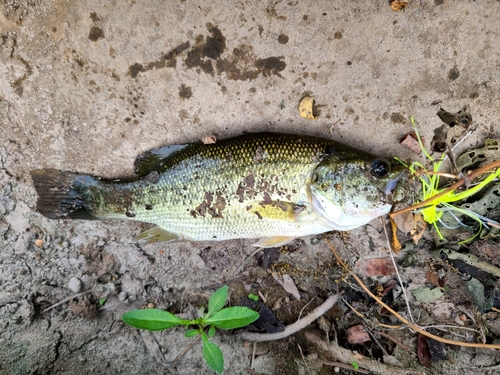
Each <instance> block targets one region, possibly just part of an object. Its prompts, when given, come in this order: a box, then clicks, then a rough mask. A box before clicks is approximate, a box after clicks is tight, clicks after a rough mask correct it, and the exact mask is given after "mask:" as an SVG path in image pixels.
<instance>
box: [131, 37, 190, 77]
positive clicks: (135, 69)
mask: <svg viewBox="0 0 500 375" xmlns="http://www.w3.org/2000/svg"><path fill="white" fill-rule="evenodd" d="M188 48H189V42H185V43H182V44H181V45H179V46H177V47H175V48H174V49H173V50H171V51H170V52H168V53H167V54H165V55H163V56H162V57H161V58H160V59H159V60H156V61H151V62H148V63H146V64H144V65H143V64H140V63H135V64H132V65H130V66H129V68H128V74H129V75H130V76H131V77H132V78H137V75H138V74H139V73H141V72H147V71H148V70H152V69H162V68H175V67H176V66H177V59H176V56H178V55H179V54H181V53H182V52H183V51H185V50H186V49H188Z"/></svg>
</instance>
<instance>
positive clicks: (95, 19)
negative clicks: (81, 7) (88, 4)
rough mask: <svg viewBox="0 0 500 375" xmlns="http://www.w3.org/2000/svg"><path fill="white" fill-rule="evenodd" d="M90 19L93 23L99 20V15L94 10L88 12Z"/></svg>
mask: <svg viewBox="0 0 500 375" xmlns="http://www.w3.org/2000/svg"><path fill="white" fill-rule="evenodd" d="M90 19H91V20H92V22H94V23H95V22H99V21H100V20H101V17H99V16H98V15H97V13H96V12H92V13H90Z"/></svg>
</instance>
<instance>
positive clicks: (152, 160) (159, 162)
mask: <svg viewBox="0 0 500 375" xmlns="http://www.w3.org/2000/svg"><path fill="white" fill-rule="evenodd" d="M198 144H199V142H194V143H185V144H183V145H170V146H163V147H160V148H157V149H154V150H149V151H146V152H145V153H143V154H141V155H139V156H138V157H137V158H136V159H135V163H134V171H135V173H136V174H137V175H138V176H146V175H148V174H150V173H151V172H161V171H162V167H163V165H164V164H165V162H166V161H167V160H168V159H170V158H171V157H172V156H173V155H175V154H177V153H179V152H181V151H183V150H185V149H186V148H188V147H191V146H194V145H198Z"/></svg>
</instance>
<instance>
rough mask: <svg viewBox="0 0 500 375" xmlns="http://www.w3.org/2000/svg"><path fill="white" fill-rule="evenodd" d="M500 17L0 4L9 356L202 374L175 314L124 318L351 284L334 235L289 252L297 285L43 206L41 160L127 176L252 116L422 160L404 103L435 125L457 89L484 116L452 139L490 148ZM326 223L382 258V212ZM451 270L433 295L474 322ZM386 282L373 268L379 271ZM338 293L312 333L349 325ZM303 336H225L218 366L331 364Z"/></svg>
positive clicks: (481, 10) (11, 362)
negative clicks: (372, 217) (450, 289)
mask: <svg viewBox="0 0 500 375" xmlns="http://www.w3.org/2000/svg"><path fill="white" fill-rule="evenodd" d="M499 19H500V2H499V1H494V0H490V1H487V0H484V1H479V2H476V1H451V0H444V1H442V0H441V1H438V0H411V1H410V2H409V4H408V5H407V6H406V7H405V8H404V9H403V10H402V11H399V12H394V11H393V10H391V8H390V6H389V3H388V2H387V1H368V0H363V1H335V2H332V1H316V2H306V1H272V0H271V1H262V2H257V3H255V2H250V1H237V2H234V1H219V2H212V3H210V4H209V3H206V2H202V1H185V0H180V1H172V2H164V1H135V0H130V1H125V2H100V1H92V0H85V1H78V2H67V1H61V0H48V1H40V0H29V1H27V0H19V1H17V0H15V1H9V0H4V1H3V2H1V4H0V327H1V328H0V330H1V332H2V333H1V335H0V348H1V350H0V372H1V373H2V374H49V373H50V374H86V373H89V374H109V373H116V374H139V373H151V374H164V373H179V374H209V373H212V372H211V371H210V370H209V369H208V368H207V366H206V365H205V364H204V362H203V359H202V358H201V350H200V345H199V344H198V345H197V346H195V347H194V348H193V349H191V350H189V351H187V353H186V354H184V355H182V356H181V357H180V358H177V357H178V356H180V354H181V353H182V352H183V351H184V349H186V347H187V346H188V345H189V343H190V340H189V339H187V338H185V337H184V335H183V332H182V330H180V329H173V330H171V331H168V332H163V333H147V332H139V331H137V330H135V329H132V328H130V327H128V326H126V325H125V324H124V323H123V322H122V321H121V319H120V317H121V315H122V314H123V313H124V312H126V311H129V310H131V309H135V308H141V307H144V306H148V304H154V305H155V306H156V307H157V308H162V309H168V310H169V311H172V312H175V313H178V314H181V315H183V316H185V317H190V316H195V315H196V313H197V311H198V310H199V308H200V307H201V306H203V305H205V304H206V301H207V298H208V296H209V295H210V293H211V292H213V290H214V289H215V288H216V287H217V286H219V285H222V284H225V283H228V284H229V287H230V294H231V303H232V304H236V303H239V301H240V299H241V298H243V297H244V296H245V295H246V294H247V293H248V291H251V292H253V293H258V292H259V291H260V292H261V293H262V295H263V296H264V297H265V298H266V300H267V302H266V304H267V305H268V306H269V307H270V308H271V309H273V310H274V312H275V314H276V316H277V317H278V319H280V320H281V321H282V322H283V323H284V324H289V323H293V322H294V321H295V320H296V319H297V318H298V317H299V315H300V314H305V313H307V312H308V311H310V310H311V309H313V308H314V307H316V306H317V305H318V304H319V303H321V301H322V300H324V298H326V296H327V294H328V293H329V292H331V291H333V292H336V291H337V290H339V285H343V286H342V288H343V289H342V288H341V289H342V290H344V291H348V290H350V289H349V288H348V287H349V285H351V284H352V280H348V281H342V280H341V279H340V276H341V274H342V272H341V271H339V269H338V267H336V266H335V264H334V263H335V262H334V260H333V257H332V253H331V250H330V249H329V247H328V246H327V244H326V243H325V242H324V241H320V242H319V243H317V241H316V239H315V238H304V239H300V240H298V241H297V242H296V243H294V244H293V246H292V247H293V251H286V250H283V251H282V252H281V256H280V258H279V261H278V266H279V267H281V269H282V270H283V269H284V270H285V271H283V272H286V273H288V274H290V275H291V276H292V278H293V279H294V281H295V283H296V284H297V286H298V288H299V291H300V293H301V299H300V300H296V299H294V297H293V296H292V295H290V294H288V293H286V292H285V291H284V290H283V288H282V287H281V286H280V285H279V284H278V283H276V282H275V281H274V279H273V278H272V277H271V276H270V274H269V273H268V272H266V271H265V270H264V269H262V268H261V267H259V265H258V259H257V258H256V257H255V255H254V251H255V248H254V247H252V246H251V245H252V243H253V242H254V241H248V240H235V241H226V242H209V243H191V242H185V243H175V244H148V245H144V244H140V243H138V242H137V241H135V240H134V236H135V235H137V234H138V233H139V232H141V231H142V230H144V229H145V228H146V226H144V225H142V224H136V223H132V222H119V221H78V220H76V221H57V220H50V219H47V218H45V217H43V216H41V215H40V214H39V213H37V212H36V199H37V195H36V192H35V190H34V187H33V184H32V181H31V177H30V171H32V170H33V169H38V168H55V169H61V170H70V171H77V172H82V173H89V174H93V175H99V176H103V177H107V178H115V177H121V176H130V175H131V174H132V173H133V161H134V159H135V157H136V156H137V155H139V154H141V153H142V152H144V151H146V150H149V149H152V148H155V147H159V146H162V145H166V144H178V143H186V142H190V141H197V140H200V139H202V138H203V137H204V136H209V135H212V134H216V135H217V137H218V138H219V139H221V138H227V137H230V136H234V135H239V134H241V133H243V132H248V131H252V132H256V131H279V132H287V133H299V134H308V135H316V136H323V137H334V138H335V139H337V140H338V141H341V142H343V143H345V144H348V145H351V146H355V147H357V148H360V149H363V150H366V151H369V152H373V153H376V154H380V155H384V156H390V155H398V156H399V157H401V158H403V159H407V158H411V159H415V158H417V156H415V154H413V153H412V152H411V151H409V150H408V149H406V148H404V147H403V146H401V145H400V144H399V139H400V138H401V136H402V135H403V134H405V133H406V132H408V131H409V130H411V124H410V122H409V116H414V117H415V118H416V119H417V121H418V123H419V129H420V132H421V134H422V135H423V137H424V138H425V139H428V140H430V139H431V138H432V134H433V130H434V129H435V128H436V127H437V126H439V125H440V124H441V122H440V119H439V118H438V117H437V116H436V112H437V111H438V110H439V109H440V107H443V108H445V109H447V110H449V111H453V112H455V111H458V110H459V109H460V108H462V107H463V106H465V105H468V106H469V107H470V112H471V114H472V117H473V123H474V131H473V133H472V135H471V136H469V137H468V138H467V139H466V140H465V141H464V142H463V143H462V144H461V145H460V148H461V149H466V148H468V147H473V146H474V147H475V146H479V145H480V144H482V142H483V141H484V139H485V138H487V137H492V136H496V137H499V136H500V125H499V124H498V114H499V113H500V101H499V100H498V92H499V91H500V63H499V61H500V43H499V42H498V41H499V40H500V23H499V22H498V20H499ZM306 95H310V96H313V97H314V98H315V99H316V105H317V108H316V114H317V115H318V118H317V120H306V119H302V118H300V116H299V112H298V103H299V102H300V100H301V98H303V97H304V96H306ZM332 238H333V240H334V243H335V246H336V247H337V250H338V251H339V252H340V253H341V254H343V256H344V257H345V258H346V259H349V260H350V264H351V266H353V267H354V266H355V262H356V261H358V260H365V259H371V258H376V257H380V256H386V254H387V253H386V250H387V246H386V241H385V238H384V235H383V230H382V225H381V223H380V222H379V221H376V222H374V223H372V224H370V225H367V226H366V227H364V228H359V229H357V230H354V231H351V232H349V233H348V234H346V235H341V234H338V235H334V236H333V237H332ZM429 243H430V242H422V244H429ZM429 246H431V245H429ZM414 249H420V250H421V251H426V250H429V249H427V248H425V246H421V247H416V248H414ZM289 250H290V249H289ZM409 251H413V253H412V254H413V256H414V257H416V261H414V262H413V263H412V264H411V267H405V268H404V273H403V275H402V277H403V278H404V279H405V280H407V281H408V282H409V289H410V290H415V289H418V288H419V287H420V286H422V285H423V284H425V283H426V282H427V281H426V279H425V277H424V275H425V273H426V270H427V268H425V267H426V266H425V264H427V263H425V259H426V257H427V255H426V253H425V254H424V253H421V252H419V251H417V250H411V249H410V250H408V249H406V250H405V251H403V252H402V253H401V255H399V256H398V261H400V263H401V264H402V263H403V261H404V259H405V258H406V257H407V256H408V254H409ZM492 253H494V250H493V251H492ZM260 255H262V254H260ZM476 255H478V254H476ZM480 255H481V254H479V256H480ZM358 266H359V265H358ZM287 267H288V268H287ZM354 269H355V270H358V271H359V272H361V273H362V270H361V271H360V269H359V267H358V268H354ZM450 272H451V271H450ZM361 276H366V275H361ZM454 277H455V278H456V282H455V284H452V285H462V288H459V287H458V286H457V287H456V294H454V295H451V296H450V295H448V296H447V297H446V298H448V300H440V302H442V303H451V305H445V306H441V308H442V309H443V311H445V313H444V314H448V315H447V317H448V318H449V319H451V316H459V315H460V312H459V311H458V310H456V307H455V306H454V304H453V303H456V302H457V301H460V302H461V303H462V302H463V303H466V302H467V303H468V304H467V306H466V307H467V311H473V314H472V317H473V318H474V319H476V320H477V321H479V318H478V316H480V315H481V314H480V313H479V312H478V310H477V309H476V307H475V305H474V303H473V302H472V299H471V296H470V295H468V294H467V289H466V288H463V284H460V283H461V280H462V279H461V278H460V276H454ZM389 278H390V277H389ZM387 279H388V278H387V277H386V278H385V279H384V278H383V277H382V278H377V277H375V278H372V279H370V278H367V279H366V280H367V283H368V284H369V285H370V286H373V285H374V283H375V282H376V283H378V284H380V285H384V283H385V282H386V281H387ZM339 280H340V281H339ZM410 280H411V281H410ZM342 283H347V284H342ZM349 283H351V284H349ZM351 286H352V285H351ZM353 288H354V287H353ZM353 290H354V291H357V287H356V288H354V289H353ZM409 295H410V303H412V304H415V306H418V308H416V311H418V312H419V314H418V318H419V319H420V322H421V323H422V324H428V323H432V322H435V321H436V320H435V316H434V315H433V311H434V308H435V305H433V304H423V305H421V304H420V303H419V302H418V301H416V300H415V298H414V297H413V295H412V294H411V293H410V294H409ZM75 296H76V297H75ZM70 297H74V298H70ZM364 298H366V297H364ZM365 301H368V300H365ZM61 302H62V303H61ZM308 302H311V303H310V304H309V305H308V306H307V307H306V308H305V309H304V306H305V305H306V304H307V303H308ZM366 303H372V302H365V304H366ZM433 303H434V302H433ZM354 305H355V306H356V307H357V308H358V309H360V310H362V311H365V310H364V309H363V307H362V306H358V305H356V304H354ZM50 307H52V308H51V309H50V310H47V311H44V310H46V309H48V308H50ZM344 308H345V305H344ZM303 309H304V310H303ZM338 309H340V310H338ZM338 309H337V310H338V311H337V310H336V311H334V312H331V313H330V314H329V315H327V317H326V319H325V321H324V322H323V323H324V324H326V325H324V324H319V325H318V324H315V325H313V326H312V327H311V328H312V329H316V330H318V331H317V332H316V333H314V332H309V334H310V335H314V334H316V335H320V337H321V339H322V340H323V339H324V340H326V338H325V336H327V337H329V339H332V337H333V336H332V335H334V332H336V330H337V331H338V332H340V333H339V334H341V333H342V332H345V328H346V327H347V325H349V324H354V323H356V322H355V320H354V318H352V316H353V315H349V316H344V313H345V311H347V310H345V311H344V310H343V308H341V307H338ZM401 309H402V311H404V307H402V308H401ZM365 312H366V313H367V314H368V313H370V311H369V310H366V311H365ZM346 314H347V313H346ZM350 314H352V313H350ZM453 314H455V315H453ZM485 314H489V315H483V318H484V320H481V321H485V322H490V323H489V325H486V328H484V330H483V333H484V334H485V335H486V336H487V337H488V338H487V341H494V340H495V335H496V334H500V329H498V327H499V325H498V324H497V320H496V319H497V316H496V313H495V312H491V311H490V312H487V313H485ZM448 318H447V319H448ZM342 319H345V320H344V323H342V321H343V320H342ZM449 319H448V320H449ZM467 319H469V323H470V319H471V318H470V317H467V316H466V317H465V321H467ZM452 320H453V319H452ZM339 322H340V323H339ZM444 322H447V320H446V319H444V320H443V324H444ZM394 324H395V323H394ZM470 324H472V323H470ZM325 327H326V328H325ZM474 328H475V329H476V328H477V326H474ZM325 332H326V335H325ZM398 332H399V331H398ZM405 332H406V333H405V334H402V335H401V337H399V340H401V341H404V342H405V343H406V344H407V345H409V346H410V347H411V348H412V350H413V351H415V350H416V340H417V339H416V336H415V335H414V334H413V333H412V332H409V331H408V330H406V331H405ZM463 336H464V337H463V338H462V339H477V340H479V339H480V338H477V337H476V336H474V337H468V336H467V337H465V336H466V335H465V333H464V334H463ZM307 337H308V336H304V335H303V334H301V335H296V336H294V337H292V338H289V339H287V340H282V341H280V342H277V343H272V344H267V345H266V344H259V345H257V347H256V348H255V349H254V347H253V346H252V345H250V346H248V345H244V343H243V342H242V341H241V340H240V339H238V338H237V337H236V336H234V335H232V334H219V335H217V336H216V338H215V341H216V342H217V343H218V344H219V345H220V346H221V348H222V350H223V352H224V354H225V361H226V371H225V373H226V374H243V373H248V372H247V370H249V369H251V371H254V372H255V373H259V374H302V373H311V374H312V373H317V374H324V373H330V371H333V370H332V368H333V367H334V366H333V367H332V365H331V364H330V365H329V364H328V363H332V361H334V360H333V359H332V358H329V355H327V354H325V353H326V352H325V350H324V349H321V348H320V346H319V345H318V344H317V342H316V344H315V343H314V342H313V341H314V340H312V341H311V339H309V340H308V339H307ZM339 340H340V338H339ZM325 342H326V341H325ZM299 347H300V349H299ZM381 347H384V348H389V349H390V353H387V355H390V356H391V357H393V359H394V360H392V362H391V363H392V364H393V365H401V366H403V368H406V370H405V371H410V370H408V369H412V370H411V371H413V370H415V371H418V372H419V373H423V374H427V373H428V374H434V373H439V374H456V373H464V374H478V373H489V374H494V373H498V371H500V370H498V369H496V367H495V366H497V365H498V363H499V359H498V358H497V354H496V353H495V352H493V351H487V350H484V351H482V350H475V349H467V350H463V349H462V350H460V349H457V348H453V349H448V354H449V356H450V358H452V361H441V362H439V363H438V364H437V365H435V366H434V367H433V368H432V369H428V368H425V367H423V366H421V365H420V364H419V362H418V360H417V359H416V356H414V355H411V354H410V355H409V354H407V352H406V351H405V350H402V349H401V347H400V346H398V345H396V346H390V347H389V346H388V344H386V343H385V341H384V342H382V345H381ZM349 349H351V350H357V351H359V352H362V353H363V354H365V355H371V356H372V357H373V358H378V359H381V358H383V356H384V355H385V354H383V353H382V354H380V353H375V352H373V351H372V352H371V353H369V352H367V351H366V350H365V349H366V348H365V349H363V347H361V346H360V347H349ZM373 350H374V351H377V350H379V349H373ZM301 351H302V354H301ZM450 353H451V354H450ZM176 359H177V360H176ZM328 361H330V362H328ZM386 361H387V363H389V359H387V358H386ZM347 364H350V363H347ZM488 369H489V370H488ZM340 371H344V373H349V371H350V370H344V369H340ZM401 371H403V370H401ZM495 371H497V372H495ZM250 373H252V372H250ZM401 373H406V372H401ZM408 373H410V372H408Z"/></svg>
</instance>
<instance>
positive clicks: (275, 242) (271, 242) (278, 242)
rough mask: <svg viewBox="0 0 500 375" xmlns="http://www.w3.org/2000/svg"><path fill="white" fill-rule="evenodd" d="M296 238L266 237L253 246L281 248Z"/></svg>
mask: <svg viewBox="0 0 500 375" xmlns="http://www.w3.org/2000/svg"><path fill="white" fill-rule="evenodd" d="M294 239H295V237H290V236H275V237H264V238H261V239H260V240H259V241H257V242H256V243H254V244H253V245H252V246H255V247H280V246H283V245H286V244H287V243H290V242H292V241H293V240H294Z"/></svg>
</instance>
